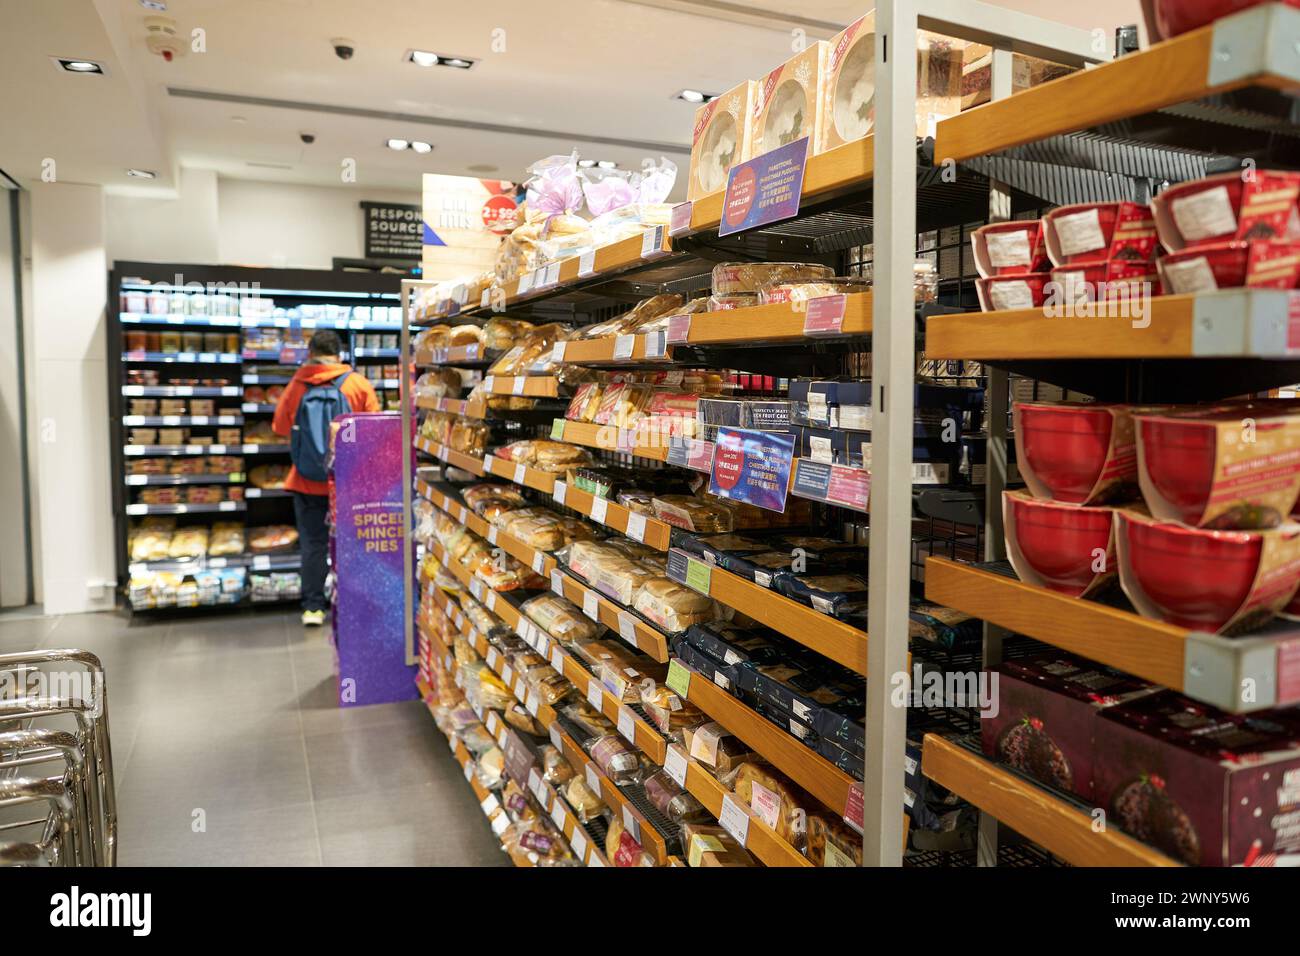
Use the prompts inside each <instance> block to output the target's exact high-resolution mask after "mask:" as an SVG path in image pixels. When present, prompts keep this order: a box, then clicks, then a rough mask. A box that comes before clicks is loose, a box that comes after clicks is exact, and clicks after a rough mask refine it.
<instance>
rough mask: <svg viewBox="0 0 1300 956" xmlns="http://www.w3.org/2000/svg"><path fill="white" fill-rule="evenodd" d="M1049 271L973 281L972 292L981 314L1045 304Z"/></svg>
mask: <svg viewBox="0 0 1300 956" xmlns="http://www.w3.org/2000/svg"><path fill="white" fill-rule="evenodd" d="M1051 281H1052V274H1051V273H1050V272H1017V273H1009V274H1007V275H996V276H987V277H984V278H979V279H976V280H975V292H976V295H977V296H978V297H979V303H980V309H981V310H982V311H984V312H1003V311H1013V310H1018V309H1037V308H1040V307H1042V305H1043V304H1044V303H1045V302H1046V301H1047V286H1048V283H1050V282H1051Z"/></svg>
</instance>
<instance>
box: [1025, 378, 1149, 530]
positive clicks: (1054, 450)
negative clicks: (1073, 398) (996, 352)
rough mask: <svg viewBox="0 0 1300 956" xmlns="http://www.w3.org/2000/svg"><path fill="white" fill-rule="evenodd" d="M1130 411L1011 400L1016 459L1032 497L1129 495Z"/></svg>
mask: <svg viewBox="0 0 1300 956" xmlns="http://www.w3.org/2000/svg"><path fill="white" fill-rule="evenodd" d="M1136 410H1137V411H1142V409H1140V408H1139V409H1136ZM1149 410H1150V411H1152V412H1155V411H1157V409H1155V408H1151V409H1149ZM1134 411H1135V409H1134V408H1133V406H1128V405H1111V404H1105V403H1085V402H1015V403H1013V405H1012V415H1013V420H1014V424H1015V433H1016V438H1017V449H1018V456H1017V463H1018V464H1019V467H1020V473H1021V475H1022V477H1023V478H1024V480H1025V483H1026V484H1027V485H1028V486H1029V490H1030V491H1031V492H1033V494H1034V496H1035V497H1038V498H1052V499H1054V500H1056V501H1062V502H1066V503H1068V504H1090V505H1097V504H1102V503H1104V502H1111V501H1124V500H1126V499H1129V498H1132V497H1134V496H1135V495H1136V485H1137V478H1138V474H1137V472H1138V467H1137V460H1138V459H1137V448H1136V445H1135V441H1136V439H1135V437H1134V422H1133V412H1134Z"/></svg>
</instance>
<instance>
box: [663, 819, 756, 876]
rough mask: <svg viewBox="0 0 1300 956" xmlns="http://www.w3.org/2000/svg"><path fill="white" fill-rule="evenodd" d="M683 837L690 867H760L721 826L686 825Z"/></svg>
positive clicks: (683, 829)
mask: <svg viewBox="0 0 1300 956" xmlns="http://www.w3.org/2000/svg"><path fill="white" fill-rule="evenodd" d="M681 837H682V845H683V847H684V848H685V852H686V862H687V864H688V865H690V866H704V867H715V866H724V867H737V866H741V867H745V866H758V861H757V860H755V859H754V857H753V855H751V854H750V852H749V851H748V850H746V849H745V848H744V847H743V846H741V845H740V844H739V843H738V842H737V841H736V838H735V837H733V836H732V835H731V834H730V833H728V832H727V831H726V830H724V829H723V828H722V827H720V826H715V825H712V824H708V823H686V824H683V826H682V834H681Z"/></svg>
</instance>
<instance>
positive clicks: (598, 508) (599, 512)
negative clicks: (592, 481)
mask: <svg viewBox="0 0 1300 956" xmlns="http://www.w3.org/2000/svg"><path fill="white" fill-rule="evenodd" d="M608 513H609V499H608V498H602V497H600V495H592V497H591V520H592V521H599V522H600V523H601V524H604V523H605V517H606V515H607V514H608Z"/></svg>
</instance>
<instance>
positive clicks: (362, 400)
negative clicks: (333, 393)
mask: <svg viewBox="0 0 1300 956" xmlns="http://www.w3.org/2000/svg"><path fill="white" fill-rule="evenodd" d="M351 371H352V366H350V365H348V364H346V363H344V362H326V363H310V362H309V363H307V364H306V365H304V366H302V367H301V368H300V369H298V371H297V372H295V373H294V376H293V380H292V381H290V382H289V384H288V385H286V386H285V387H284V393H283V394H282V395H281V396H280V400H279V401H278V402H277V403H276V405H275V418H273V419H272V420H271V430H272V431H274V432H275V433H276V434H277V435H283V436H284V437H285V438H288V437H289V436H290V435H291V434H292V433H293V422H294V419H295V418H297V417H298V405H299V403H301V402H302V396H303V395H304V394H305V393H306V391H307V389H308V388H310V387H311V386H313V385H323V384H324V383H326V382H332V381H333V380H334V379H336V378H338V377H339V376H340V375H343V374H344V373H345V372H351ZM342 391H343V397H344V398H346V399H347V400H348V404H349V405H351V406H352V410H353V411H354V412H377V411H380V408H379V396H377V395H376V394H375V388H374V386H373V385H371V384H370V383H369V382H368V381H366V377H365V376H364V375H362V374H361V373H360V372H358V373H356V374H355V375H349V376H348V380H347V381H346V382H344V383H343V385H342ZM284 487H285V488H287V489H288V490H289V491H301V492H303V493H304V494H308V495H328V494H329V493H330V487H329V484H328V483H327V482H324V481H312V480H311V479H310V478H304V477H303V476H302V475H300V474H298V469H297V468H293V467H291V468H290V469H289V477H288V479H287V480H286V481H285V483H284Z"/></svg>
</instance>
